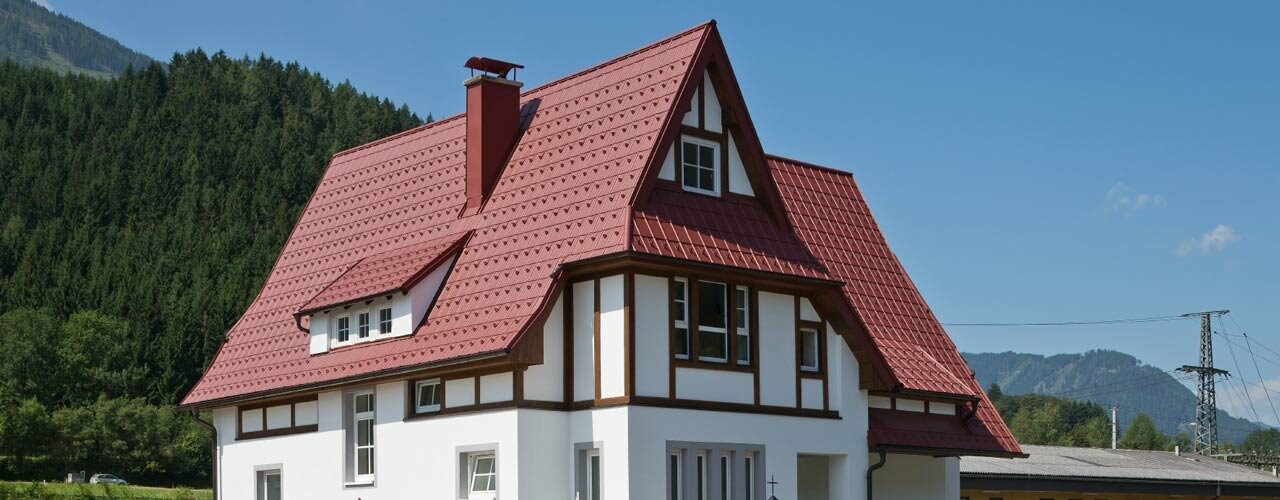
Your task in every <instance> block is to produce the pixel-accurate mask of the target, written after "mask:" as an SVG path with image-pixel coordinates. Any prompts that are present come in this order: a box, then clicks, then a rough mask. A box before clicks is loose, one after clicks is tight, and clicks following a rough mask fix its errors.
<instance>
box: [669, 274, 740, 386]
mask: <svg viewBox="0 0 1280 500" xmlns="http://www.w3.org/2000/svg"><path fill="white" fill-rule="evenodd" d="M676 283H683V285H684V292H685V294H684V297H682V298H683V299H684V300H683V301H681V300H679V299H680V298H681V297H679V295H678V293H677V285H676ZM699 283H710V284H715V285H720V286H723V287H724V307H725V313H724V314H725V326H724V332H723V335H724V339H725V344H726V345H725V349H726V351H727V352H725V357H724V359H723V360H721V359H719V358H707V357H703V356H701V355H700V352H701V343H702V341H701V333H702V332H701V328H702V326H701V325H700V324H699V321H698V304H699V293H698V288H699V287H698V284H699ZM739 289H745V292H746V304H745V305H746V315H747V324H746V325H742V326H743V329H741V331H740V329H739V325H738V322H739V321H738V303H737V293H738V290H739ZM668 290H669V292H670V294H671V295H670V297H669V300H668V303H669V307H671V308H672V311H673V312H672V314H671V324H670V325H669V329H670V334H671V342H672V348H671V353H672V358H673V362H674V363H675V364H676V366H685V367H693V368H712V369H719V370H733V371H747V372H749V371H753V370H754V367H755V363H756V359H757V357H758V356H757V354H756V352H755V339H754V336H755V332H754V331H753V329H752V324H753V323H754V322H756V321H758V320H757V318H756V317H755V306H756V292H757V290H756V289H755V288H754V287H752V286H751V285H750V284H748V283H742V282H734V281H732V280H724V279H719V278H718V277H708V276H700V275H696V274H682V275H679V276H672V277H670V279H669V286H668ZM681 302H683V305H681ZM679 307H684V308H685V309H684V311H685V315H684V316H685V319H684V321H680V320H678V319H677V315H676V314H675V312H674V311H675V309H677V308H679ZM681 328H683V329H684V331H685V335H686V336H687V338H688V340H687V344H688V354H687V355H681V354H679V353H678V350H677V348H676V346H677V345H679V342H678V340H677V339H678V334H677V331H678V330H679V329H681ZM710 328H716V329H718V327H710ZM708 333H721V332H714V331H711V332H708ZM739 336H745V337H746V346H747V349H748V352H747V358H746V362H745V363H742V362H740V359H739V342H738V337H739Z"/></svg>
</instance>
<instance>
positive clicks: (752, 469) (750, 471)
mask: <svg viewBox="0 0 1280 500" xmlns="http://www.w3.org/2000/svg"><path fill="white" fill-rule="evenodd" d="M744 460H745V461H746V463H747V467H746V469H744V470H743V471H742V491H743V493H745V494H744V495H743V498H746V499H748V500H750V499H754V498H755V496H754V494H755V491H756V490H755V485H756V484H755V483H756V457H755V455H753V454H751V453H747V454H746V457H744Z"/></svg>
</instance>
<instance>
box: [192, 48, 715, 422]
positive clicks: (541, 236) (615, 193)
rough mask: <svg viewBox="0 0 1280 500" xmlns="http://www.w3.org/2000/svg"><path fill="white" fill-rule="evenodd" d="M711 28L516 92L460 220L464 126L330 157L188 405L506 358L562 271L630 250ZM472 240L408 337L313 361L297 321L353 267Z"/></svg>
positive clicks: (430, 129)
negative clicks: (670, 124)
mask: <svg viewBox="0 0 1280 500" xmlns="http://www.w3.org/2000/svg"><path fill="white" fill-rule="evenodd" d="M713 26H714V24H713V23H706V24H702V25H699V26H697V27H694V28H693V29H690V30H688V31H685V32H683V33H680V34H677V35H675V36H672V37H670V38H667V39H665V40H662V41H660V42H657V43H655V44H653V45H650V46H648V47H645V48H643V49H640V50H637V51H635V52H632V53H629V54H626V55H624V56H622V57H619V58H617V59H614V60H612V61H609V62H606V63H604V64H601V65H599V66H596V67H593V68H591V69H588V70H586V71H583V72H580V73H577V74H574V75H571V76H569V77H566V78H563V79H560V80H556V81H554V82H551V83H548V84H545V85H542V86H539V87H537V88H535V89H532V90H529V91H527V92H525V93H523V94H522V96H521V103H522V105H523V104H527V103H529V102H532V101H535V100H536V101H537V102H538V107H537V111H536V113H535V114H534V116H533V118H532V120H531V121H530V123H529V126H528V129H527V130H526V131H525V133H524V135H523V136H522V137H521V139H520V142H519V144H518V145H517V146H516V148H515V151H514V152H513V153H512V157H511V159H510V161H509V162H508V164H507V166H506V168H505V169H504V170H503V173H502V176H501V178H500V179H499V180H498V181H497V183H496V185H495V187H494V188H493V192H492V194H490V196H489V199H488V201H487V202H486V203H485V205H484V208H483V210H481V211H480V212H479V213H476V214H474V215H470V216H467V217H461V211H462V208H463V205H464V202H465V193H464V191H465V189H464V183H465V163H466V162H465V141H466V137H465V136H466V117H465V115H457V116H454V117H451V118H448V119H444V120H440V121H438V122H435V123H431V124H428V125H424V126H422V127H419V128H416V129H413V130H410V131H407V132H404V133H401V134H397V135H394V136H391V137H388V138H385V139H381V140H378V141H375V142H372V143H369V144H366V145H364V146H360V147H358V148H354V149H351V150H347V151H344V152H341V153H338V154H337V155H335V156H334V158H333V160H332V162H331V163H330V165H329V168H328V169H327V170H326V171H325V173H324V176H323V177H322V179H321V181H320V184H319V186H318V187H317V189H316V192H315V193H314V194H313V195H312V197H311V200H310V202H309V203H308V205H307V207H306V209H305V210H304V211H303V213H302V216H301V218H300V219H299V220H298V224H297V226H296V227H295V228H294V231H293V234H291V235H290V237H289V240H288V241H287V242H286V244H285V247H284V249H283V250H282V252H281V254H280V257H279V258H278V260H277V261H276V264H275V266H274V268H273V269H272V271H271V273H270V275H269V276H268V278H267V281H266V284H265V285H264V286H263V288H262V291H261V292H260V293H259V294H258V297H257V298H256V299H255V300H254V302H253V304H252V305H250V306H249V309H248V310H247V311H246V312H245V314H244V316H242V317H241V319H240V320H239V321H238V322H237V323H236V324H235V326H233V327H232V328H231V331H230V332H228V334H227V340H226V342H225V343H224V344H223V346H222V347H221V349H220V350H219V351H218V354H217V355H216V357H215V358H214V361H213V363H212V364H211V365H210V366H209V369H208V370H207V371H206V372H205V374H204V376H203V377H202V378H201V379H200V381H199V382H198V383H197V384H196V386H195V387H194V388H193V389H192V390H191V391H190V392H189V393H188V394H187V396H186V397H185V398H184V399H183V404H186V405H190V404H196V403H201V402H207V401H212V400H219V399H224V398H231V397H237V396H243V395H249V394H254V393H259V392H264V391H270V390H275V389H281V388H288V387H292V386H298V385H304V384H313V383H323V382H328V381H333V380H341V379H344V378H348V377H352V376H358V375H363V374H367V373H373V372H380V371H385V370H391V369H396V368H401V367H408V366H413V365H421V364H426V363H431V362H435V361H442V360H447V359H454V358H460V357H464V356H470V355H479V354H483V353H490V352H496V351H500V350H501V349H504V348H506V347H507V346H508V345H509V344H510V343H511V342H513V341H514V339H515V337H516V334H517V333H518V332H520V331H521V330H522V329H523V328H524V327H525V325H526V324H527V323H528V322H529V320H530V319H531V318H532V317H534V316H535V315H536V314H537V312H538V311H539V310H540V309H541V308H542V307H544V305H545V303H546V301H547V300H548V296H549V295H550V292H551V290H552V289H553V287H554V285H555V281H554V279H553V273H554V272H555V271H556V270H557V268H558V267H559V266H560V265H561V264H562V263H565V262H572V261H576V260H582V259H587V258H591V257H595V256H600V255H604V254H608V253H613V252H618V251H622V250H626V249H627V246H628V245H627V237H626V232H627V230H626V227H627V226H628V225H629V221H630V217H629V216H630V212H631V207H630V202H631V195H632V193H633V191H634V186H635V185H636V183H637V182H638V181H639V178H640V176H641V172H642V171H643V170H644V168H645V166H646V165H647V164H648V163H649V160H650V155H652V154H653V153H654V151H655V150H656V147H655V144H656V142H657V140H658V135H659V134H660V129H661V128H662V126H663V125H664V123H665V122H666V120H668V119H669V118H670V117H671V116H673V115H674V111H673V110H674V109H675V107H676V105H675V102H676V99H675V96H676V94H677V93H678V92H679V87H680V83H681V82H682V81H683V78H684V76H685V75H686V74H687V73H688V72H689V68H690V67H691V65H692V64H693V62H694V57H695V55H696V54H697V51H698V48H699V47H700V46H701V45H702V43H703V42H704V41H705V37H706V36H707V35H708V33H709V32H710V31H711V30H712V29H713ZM459 91H461V89H459ZM473 228H474V231H473V232H472V234H471V236H470V239H469V240H468V241H467V244H466V246H465V248H464V249H463V250H462V251H461V253H460V255H459V257H458V259H457V262H456V263H455V264H454V268H453V271H452V274H451V276H450V277H449V279H448V281H447V283H445V285H444V286H443V287H442V289H441V291H440V295H439V297H438V299H437V302H436V304H435V306H434V309H433V310H432V311H431V315H430V317H429V318H428V320H427V321H426V322H425V323H424V324H423V325H421V326H420V327H419V328H418V329H417V330H416V331H415V332H414V334H413V335H411V336H409V337H405V338H402V339H395V340H388V341H381V342H372V343H368V344H357V345H353V346H349V347H343V348H339V349H334V350H332V351H330V352H328V353H326V354H324V355H320V356H311V355H310V352H309V349H308V340H307V334H306V333H305V332H302V331H300V330H299V329H298V328H297V327H296V325H295V324H294V319H293V315H294V314H295V313H297V312H298V311H300V310H301V309H302V307H303V306H304V305H305V304H306V303H307V302H308V301H310V300H311V299H312V298H313V297H315V296H316V295H317V294H318V293H320V292H321V291H322V290H323V289H325V288H326V287H328V286H329V285H330V284H331V283H333V282H334V281H335V280H336V279H338V278H339V277H340V276H341V275H342V274H343V273H345V272H346V271H347V270H348V269H350V268H351V267H352V266H353V265H356V263H357V262H359V261H360V260H361V259H364V258H366V257H368V256H371V255H377V254H383V253H387V252H394V251H396V250H397V249H402V248H407V247H411V246H416V245H422V244H425V243H424V242H428V241H437V240H448V239H449V238H457V237H459V236H460V235H462V234H464V233H466V232H467V231H470V230H472V229H473Z"/></svg>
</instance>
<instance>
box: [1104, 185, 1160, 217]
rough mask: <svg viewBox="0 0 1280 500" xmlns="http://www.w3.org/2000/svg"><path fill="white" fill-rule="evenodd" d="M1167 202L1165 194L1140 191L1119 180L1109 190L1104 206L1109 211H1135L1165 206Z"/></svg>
mask: <svg viewBox="0 0 1280 500" xmlns="http://www.w3.org/2000/svg"><path fill="white" fill-rule="evenodd" d="M1166 204H1167V203H1166V202H1165V199H1164V196H1161V195H1158V194H1151V193H1139V192H1138V191H1137V190H1136V189H1133V188H1132V187H1129V185H1128V184H1125V183H1123V182H1117V183H1116V184H1115V185H1114V186H1111V189H1108V190H1107V196H1106V201H1105V202H1104V205H1103V208H1105V209H1106V210H1107V211H1108V212H1118V213H1126V214H1127V213H1133V212H1137V211H1138V210H1142V209H1144V208H1163V207H1164V206H1165V205H1166Z"/></svg>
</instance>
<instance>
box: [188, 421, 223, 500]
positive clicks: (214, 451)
mask: <svg viewBox="0 0 1280 500" xmlns="http://www.w3.org/2000/svg"><path fill="white" fill-rule="evenodd" d="M186 415H187V417H188V418H190V419H191V420H195V421H196V422H198V423H200V425H203V426H205V427H208V428H209V431H211V432H213V445H212V446H210V450H209V451H210V453H211V455H212V457H213V475H211V476H210V477H209V480H210V481H209V488H210V489H212V490H213V500H218V469H220V467H219V465H220V464H219V463H218V458H219V457H218V428H217V427H214V426H213V424H211V423H209V422H205V421H204V420H201V419H200V414H199V413H198V412H197V411H195V410H192V411H190V412H188V413H187V414H186Z"/></svg>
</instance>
